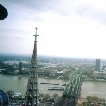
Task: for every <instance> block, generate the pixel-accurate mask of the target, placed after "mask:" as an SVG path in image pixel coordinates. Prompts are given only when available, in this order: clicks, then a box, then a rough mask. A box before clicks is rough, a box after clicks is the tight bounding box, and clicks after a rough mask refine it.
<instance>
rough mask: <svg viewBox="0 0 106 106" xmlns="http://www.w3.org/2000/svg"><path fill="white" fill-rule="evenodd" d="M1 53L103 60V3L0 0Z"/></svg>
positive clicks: (105, 32) (105, 15)
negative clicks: (1, 16)
mask: <svg viewBox="0 0 106 106" xmlns="http://www.w3.org/2000/svg"><path fill="white" fill-rule="evenodd" d="M0 3H1V4H2V5H3V6H5V7H6V8H7V9H8V17H7V18H6V19H5V20H3V21H0V53H16V54H32V50H33V44H34V37H33V35H34V34H35V32H36V31H35V27H37V28H38V35H39V37H38V38H37V40H38V43H37V44H38V45H37V48H38V49H37V50H38V55H47V56H59V57H61V56H63V57H71V58H103V59H106V0H0Z"/></svg>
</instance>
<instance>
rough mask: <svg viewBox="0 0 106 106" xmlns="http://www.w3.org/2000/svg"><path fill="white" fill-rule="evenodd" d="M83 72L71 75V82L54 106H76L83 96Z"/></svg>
mask: <svg viewBox="0 0 106 106" xmlns="http://www.w3.org/2000/svg"><path fill="white" fill-rule="evenodd" d="M81 85H82V72H73V73H72V74H71V75H70V82H69V84H67V86H66V87H65V90H64V92H63V95H62V97H61V98H60V99H59V100H58V101H57V102H56V103H55V105H54V106H76V103H77V101H78V98H79V97H80V95H81Z"/></svg>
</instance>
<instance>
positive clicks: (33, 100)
mask: <svg viewBox="0 0 106 106" xmlns="http://www.w3.org/2000/svg"><path fill="white" fill-rule="evenodd" d="M37 29H38V28H36V34H35V35H34V36H35V41H34V49H33V54H32V60H31V68H30V72H31V74H30V76H29V79H28V84H27V91H26V106H38V104H39V91H38V72H37V36H39V35H37Z"/></svg>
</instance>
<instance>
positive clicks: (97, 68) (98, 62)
mask: <svg viewBox="0 0 106 106" xmlns="http://www.w3.org/2000/svg"><path fill="white" fill-rule="evenodd" d="M95 70H96V71H98V72H100V70H101V60H100V59H96V65H95Z"/></svg>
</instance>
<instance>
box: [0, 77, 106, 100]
mask: <svg viewBox="0 0 106 106" xmlns="http://www.w3.org/2000/svg"><path fill="white" fill-rule="evenodd" d="M27 80H28V77H23V76H9V75H0V89H2V90H4V91H7V90H13V91H15V92H20V93H21V94H22V95H23V96H25V92H26V86H27ZM38 81H39V92H40V93H43V94H49V95H53V94H55V93H57V94H58V95H62V93H63V91H49V90H48V87H49V86H50V85H49V84H40V83H41V82H47V83H53V84H65V83H68V82H67V81H64V80H57V79H44V78H38ZM105 90H106V82H92V81H90V82H89V81H88V82H83V84H82V91H81V96H82V97H86V96H98V97H102V98H105V99H106V92H105Z"/></svg>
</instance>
